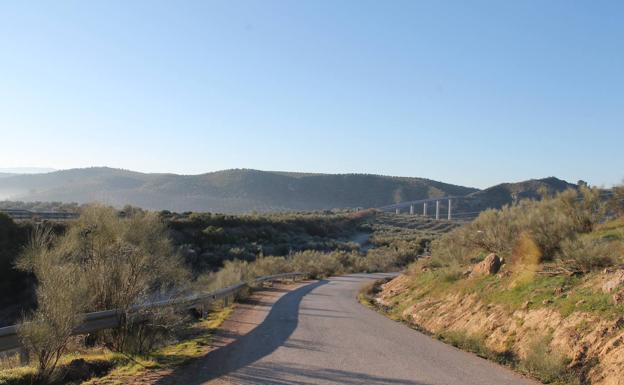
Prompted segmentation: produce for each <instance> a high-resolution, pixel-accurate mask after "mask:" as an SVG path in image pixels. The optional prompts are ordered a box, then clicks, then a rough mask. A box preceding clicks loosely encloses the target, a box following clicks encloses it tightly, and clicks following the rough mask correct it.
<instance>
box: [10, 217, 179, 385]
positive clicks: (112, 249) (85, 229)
mask: <svg viewBox="0 0 624 385" xmlns="http://www.w3.org/2000/svg"><path fill="white" fill-rule="evenodd" d="M18 266H19V267H20V268H21V269H23V270H25V271H28V272H31V273H33V274H34V275H35V276H36V277H37V281H38V287H37V304H38V306H37V309H36V311H35V312H34V313H33V314H32V316H30V317H28V318H26V319H25V320H24V322H23V323H22V324H21V326H20V335H21V337H22V340H23V341H24V345H25V346H26V347H27V348H28V350H29V351H30V352H31V353H32V354H33V355H35V356H36V357H37V361H38V366H39V377H40V378H41V379H44V380H45V379H48V378H50V376H51V375H52V373H53V372H54V369H55V367H56V364H57V363H58V360H59V358H60V356H61V355H62V354H63V352H64V351H65V348H66V345H67V342H68V339H69V336H70V335H71V331H72V330H73V329H74V328H75V327H76V325H78V323H79V322H80V316H79V314H81V313H83V312H85V311H98V310H108V309H121V310H122V311H125V312H128V311H129V309H130V308H131V306H132V305H135V304H138V303H140V302H142V301H145V300H147V299H149V298H150V297H151V296H153V295H155V294H159V293H162V294H165V293H167V292H168V291H169V290H172V289H174V288H176V290H179V289H180V288H181V287H183V286H182V285H181V283H182V282H183V281H184V279H185V278H186V277H187V276H188V274H187V272H186V270H185V269H184V267H183V266H182V264H181V261H180V259H179V258H178V257H177V256H176V255H175V254H174V253H173V248H172V245H171V242H170V240H169V238H168V237H167V232H166V228H165V226H164V225H163V223H162V222H161V221H160V219H159V218H158V217H157V216H156V215H155V214H150V213H145V212H142V211H136V212H134V213H132V214H127V215H126V216H125V218H121V217H120V216H119V215H118V213H117V212H116V211H115V210H113V209H111V208H106V207H102V206H90V207H87V208H85V209H83V211H82V214H81V216H80V218H79V219H78V220H77V221H75V222H73V223H72V224H71V225H70V226H69V228H68V229H67V232H66V233H65V234H63V235H61V236H55V235H54V233H53V232H52V230H51V229H50V228H49V227H42V226H39V227H36V228H35V229H34V231H33V232H32V236H31V240H30V242H29V244H28V246H27V247H26V249H25V250H24V253H23V254H22V255H21V257H20V259H19V261H18ZM153 313H154V314H150V317H148V318H149V319H150V322H155V325H157V331H158V332H160V331H162V328H163V325H167V324H172V322H171V320H170V319H168V318H167V317H166V316H165V314H164V313H163V314H161V313H160V310H153ZM169 318H171V317H169ZM124 319H125V320H126V323H125V324H124V325H122V327H121V328H120V329H119V330H116V331H114V332H112V333H108V334H107V335H108V336H111V337H112V338H111V340H110V346H113V347H115V348H116V349H118V350H122V351H123V350H128V349H133V346H139V348H140V349H142V348H143V347H144V346H145V344H143V343H141V344H139V345H136V344H133V343H131V342H132V338H129V337H130V336H132V337H134V336H139V338H142V339H143V341H146V338H147V336H150V335H162V334H159V333H155V334H154V333H151V331H149V330H148V327H149V322H148V323H147V324H142V325H141V326H140V328H141V330H136V329H134V325H132V322H131V319H130V318H129V317H128V316H126V317H124Z"/></svg>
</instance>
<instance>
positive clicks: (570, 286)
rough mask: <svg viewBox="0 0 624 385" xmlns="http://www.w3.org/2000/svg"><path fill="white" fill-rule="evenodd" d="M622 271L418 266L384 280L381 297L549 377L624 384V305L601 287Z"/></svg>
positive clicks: (460, 340) (419, 320) (381, 303)
mask: <svg viewBox="0 0 624 385" xmlns="http://www.w3.org/2000/svg"><path fill="white" fill-rule="evenodd" d="M617 274H621V272H620V271H615V272H613V271H611V272H602V273H600V274H596V275H594V276H592V277H585V278H583V279H578V278H574V277H535V278H533V279H532V280H531V281H530V282H520V283H519V282H517V280H514V279H513V277H510V276H508V275H505V274H504V273H503V274H497V275H491V276H479V277H467V276H465V275H449V274H448V273H443V274H437V273H436V272H435V271H417V272H415V271H411V272H408V273H407V274H406V275H401V276H399V277H397V278H395V279H393V280H392V281H390V282H388V283H385V284H383V285H382V286H381V287H380V288H379V290H380V291H379V292H378V293H377V294H376V296H375V298H374V301H373V302H375V303H376V304H377V305H378V307H379V308H380V309H384V312H385V313H386V314H387V315H388V316H390V317H392V318H396V319H400V320H402V321H404V322H407V323H409V324H410V325H412V326H413V327H415V328H418V329H420V330H422V331H424V332H427V333H430V334H432V335H435V336H436V337H438V338H440V339H442V340H445V341H447V342H449V343H452V344H453V345H456V346H458V347H461V348H464V349H466V350H471V351H473V352H476V353H477V354H479V355H481V356H484V357H487V358H490V359H493V360H496V361H498V362H500V363H503V364H507V365H509V366H512V367H514V368H515V369H517V370H520V371H522V372H524V373H528V374H530V375H532V376H534V377H536V378H538V379H541V380H542V381H544V382H550V383H562V384H563V383H564V384H570V383H577V384H599V385H616V384H617V385H621V384H624V318H623V316H624V312H623V311H622V305H621V304H617V303H613V301H614V299H613V297H612V295H611V294H607V293H605V292H604V291H602V290H600V288H601V287H604V286H605V284H606V283H608V282H613V279H614V277H615V276H616V275H617ZM616 283H617V282H616ZM619 285H620V287H621V284H619ZM593 288H598V290H594V289H593Z"/></svg>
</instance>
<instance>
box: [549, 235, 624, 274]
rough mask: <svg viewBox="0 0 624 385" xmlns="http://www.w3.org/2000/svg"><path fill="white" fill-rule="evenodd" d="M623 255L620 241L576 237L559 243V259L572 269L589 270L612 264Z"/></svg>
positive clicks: (623, 250) (623, 248)
mask: <svg viewBox="0 0 624 385" xmlns="http://www.w3.org/2000/svg"><path fill="white" fill-rule="evenodd" d="M623 255H624V247H623V246H622V243H621V242H617V241H605V240H601V239H588V238H576V239H567V240H565V241H563V242H562V243H561V251H560V253H559V259H561V260H562V262H563V263H564V264H565V265H566V266H567V267H568V268H569V269H570V270H572V271H580V272H589V271H591V270H596V269H601V268H604V267H607V266H612V265H614V264H616V263H618V262H620V260H621V258H622V256H623Z"/></svg>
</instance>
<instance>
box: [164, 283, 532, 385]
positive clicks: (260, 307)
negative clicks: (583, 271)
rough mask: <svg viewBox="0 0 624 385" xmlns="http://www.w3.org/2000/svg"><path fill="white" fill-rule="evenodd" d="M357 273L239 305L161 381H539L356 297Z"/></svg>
mask: <svg viewBox="0 0 624 385" xmlns="http://www.w3.org/2000/svg"><path fill="white" fill-rule="evenodd" d="M382 276H383V275H382V274H356V275H349V276H343V277H335V278H330V279H327V280H321V281H314V282H311V283H305V284H301V285H298V286H297V287H296V288H295V289H294V290H290V291H287V290H283V289H279V288H277V289H274V290H272V291H268V292H263V294H260V295H259V296H255V297H253V298H252V300H251V301H249V302H248V303H247V304H243V305H241V306H239V307H238V309H237V310H236V311H235V312H234V314H233V315H232V317H231V319H230V320H228V321H227V322H226V323H225V324H224V325H223V328H222V330H221V331H220V332H219V333H218V335H217V336H216V343H217V345H218V347H217V348H216V349H215V350H213V351H212V352H210V353H209V354H207V355H206V356H205V357H204V358H202V359H201V360H200V361H199V362H196V363H194V364H192V365H190V366H187V367H184V368H182V369H180V370H179V371H178V372H175V373H172V374H171V375H170V376H168V377H166V378H163V379H161V380H160V381H159V382H158V383H159V384H161V385H162V384H171V383H180V384H181V383H184V384H254V385H255V384H258V385H260V384H262V385H267V384H279V385H283V384H407V385H430V384H431V385H433V384H444V385H454V384H457V385H470V384H475V385H476V384H479V385H484V384H485V385H487V384H491V385H506V384H535V382H533V381H531V380H528V379H526V378H524V377H522V376H519V375H517V374H515V373H513V372H512V371H510V370H508V369H506V368H503V367H500V366H498V365H496V364H494V363H491V362H489V361H486V360H484V359H481V358H479V357H477V356H474V355H472V354H469V353H465V352H462V351H460V350H458V349H455V348H453V347H451V346H449V345H446V344H443V343H441V342H439V341H437V340H434V339H432V338H430V337H428V336H426V335H424V334H421V333H419V332H417V331H414V330H412V329H410V328H408V327H407V326H405V325H403V324H401V323H398V322H394V321H392V320H389V319H387V318H386V317H384V316H382V315H380V314H377V313H376V312H374V311H373V310H370V309H368V308H366V307H364V306H362V305H361V304H359V303H358V302H357V301H356V294H357V291H358V289H359V288H360V287H361V285H362V284H363V283H364V282H367V281H370V280H371V279H375V278H380V277H382Z"/></svg>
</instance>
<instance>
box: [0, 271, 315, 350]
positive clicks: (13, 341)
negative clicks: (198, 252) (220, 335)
mask: <svg viewBox="0 0 624 385" xmlns="http://www.w3.org/2000/svg"><path fill="white" fill-rule="evenodd" d="M307 275H308V274H307V273H299V272H297V273H284V274H275V275H269V276H265V277H260V278H256V279H254V280H253V281H251V283H252V284H259V283H263V282H270V281H277V280H280V279H288V278H293V279H295V278H300V277H305V276H307ZM247 287H249V283H247V282H240V283H237V284H235V285H232V286H228V287H225V288H223V289H219V290H216V291H213V292H209V293H204V294H201V293H200V294H192V295H189V296H186V297H181V298H171V299H166V300H161V301H155V302H150V303H147V304H144V305H136V306H134V307H132V308H131V310H130V312H131V313H138V312H140V311H142V310H147V309H153V308H158V307H167V306H174V307H176V308H178V309H180V310H184V309H192V308H193V307H195V306H205V305H209V304H211V303H212V302H215V301H219V300H221V299H228V298H229V297H231V296H233V295H236V294H237V293H238V292H240V291H241V290H243V289H245V288H247ZM122 315H123V312H122V311H121V310H118V309H114V310H104V311H97V312H93V313H87V314H85V315H84V320H83V321H82V323H81V324H80V325H79V326H78V327H77V328H76V329H75V330H74V331H73V334H74V335H79V334H87V333H92V332H96V331H99V330H105V329H113V328H116V327H118V326H120V324H121V319H122ZM17 329H18V326H17V325H11V326H6V327H3V328H0V353H3V352H9V351H17V350H18V349H21V348H22V343H21V341H20V338H19V335H18V332H17Z"/></svg>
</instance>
